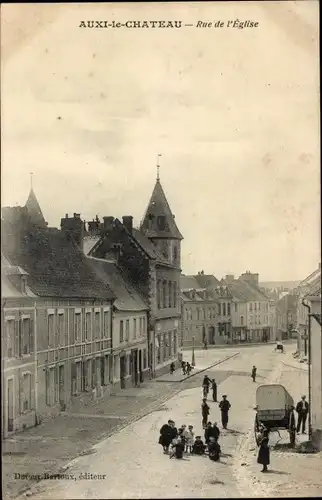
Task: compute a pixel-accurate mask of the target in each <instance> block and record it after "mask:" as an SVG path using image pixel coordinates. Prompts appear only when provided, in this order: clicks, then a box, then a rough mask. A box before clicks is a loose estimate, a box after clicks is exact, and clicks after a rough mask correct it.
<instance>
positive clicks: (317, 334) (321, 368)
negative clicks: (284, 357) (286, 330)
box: [310, 297, 322, 449]
mask: <svg viewBox="0 0 322 500" xmlns="http://www.w3.org/2000/svg"><path fill="white" fill-rule="evenodd" d="M310 302H311V313H312V314H316V313H317V314H321V298H319V297H317V298H315V299H313V298H312V299H311V298H310ZM310 399H311V424H312V440H313V442H314V443H315V444H316V445H317V446H318V447H319V449H322V335H321V326H320V325H319V323H318V322H317V321H316V319H314V318H313V317H312V316H311V398H310Z"/></svg>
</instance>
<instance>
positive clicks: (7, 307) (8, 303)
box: [1, 255, 37, 438]
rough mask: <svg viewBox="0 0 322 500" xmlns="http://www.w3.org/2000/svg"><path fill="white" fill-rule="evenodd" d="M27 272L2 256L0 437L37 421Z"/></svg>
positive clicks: (32, 319)
mask: <svg viewBox="0 0 322 500" xmlns="http://www.w3.org/2000/svg"><path fill="white" fill-rule="evenodd" d="M26 279H27V273H26V272H25V271H24V270H23V269H22V268H20V267H19V266H13V265H12V264H11V263H10V262H9V260H8V259H6V258H5V257H4V256H3V255H2V256H1V295H2V300H1V312H2V318H1V346H2V357H1V359H2V384H1V385H2V391H1V399H2V401H1V404H2V437H4V438H6V437H10V436H11V435H12V434H14V433H15V432H17V431H21V430H23V429H24V428H26V427H32V426H34V425H35V422H36V411H37V398H36V377H37V364H36V349H35V341H36V308H35V295H34V294H33V293H32V292H31V290H30V289H29V287H28V285H27V282H26Z"/></svg>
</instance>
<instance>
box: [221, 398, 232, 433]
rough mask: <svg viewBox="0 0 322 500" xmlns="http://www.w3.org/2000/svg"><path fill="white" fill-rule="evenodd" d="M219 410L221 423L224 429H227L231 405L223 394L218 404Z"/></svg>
mask: <svg viewBox="0 0 322 500" xmlns="http://www.w3.org/2000/svg"><path fill="white" fill-rule="evenodd" d="M219 408H220V411H221V423H222V426H223V428H224V429H227V424H228V412H229V410H230V408H231V404H230V402H229V401H228V399H227V395H226V394H224V395H223V397H222V400H221V401H220V403H219Z"/></svg>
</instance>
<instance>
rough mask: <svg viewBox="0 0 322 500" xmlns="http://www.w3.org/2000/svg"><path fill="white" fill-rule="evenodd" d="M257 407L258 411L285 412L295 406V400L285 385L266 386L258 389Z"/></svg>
mask: <svg viewBox="0 0 322 500" xmlns="http://www.w3.org/2000/svg"><path fill="white" fill-rule="evenodd" d="M256 405H257V409H258V411H263V410H285V409H287V408H289V407H290V406H294V400H293V398H292V396H291V395H290V394H289V393H288V392H287V390H286V389H285V387H284V386H283V385H280V384H265V385H260V386H259V387H258V388H257V391H256Z"/></svg>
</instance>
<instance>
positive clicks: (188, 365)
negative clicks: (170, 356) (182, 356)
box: [186, 361, 192, 377]
mask: <svg viewBox="0 0 322 500" xmlns="http://www.w3.org/2000/svg"><path fill="white" fill-rule="evenodd" d="M191 369H192V366H191V364H190V363H189V361H187V366H186V372H187V375H188V377H189V375H190V373H191Z"/></svg>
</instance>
